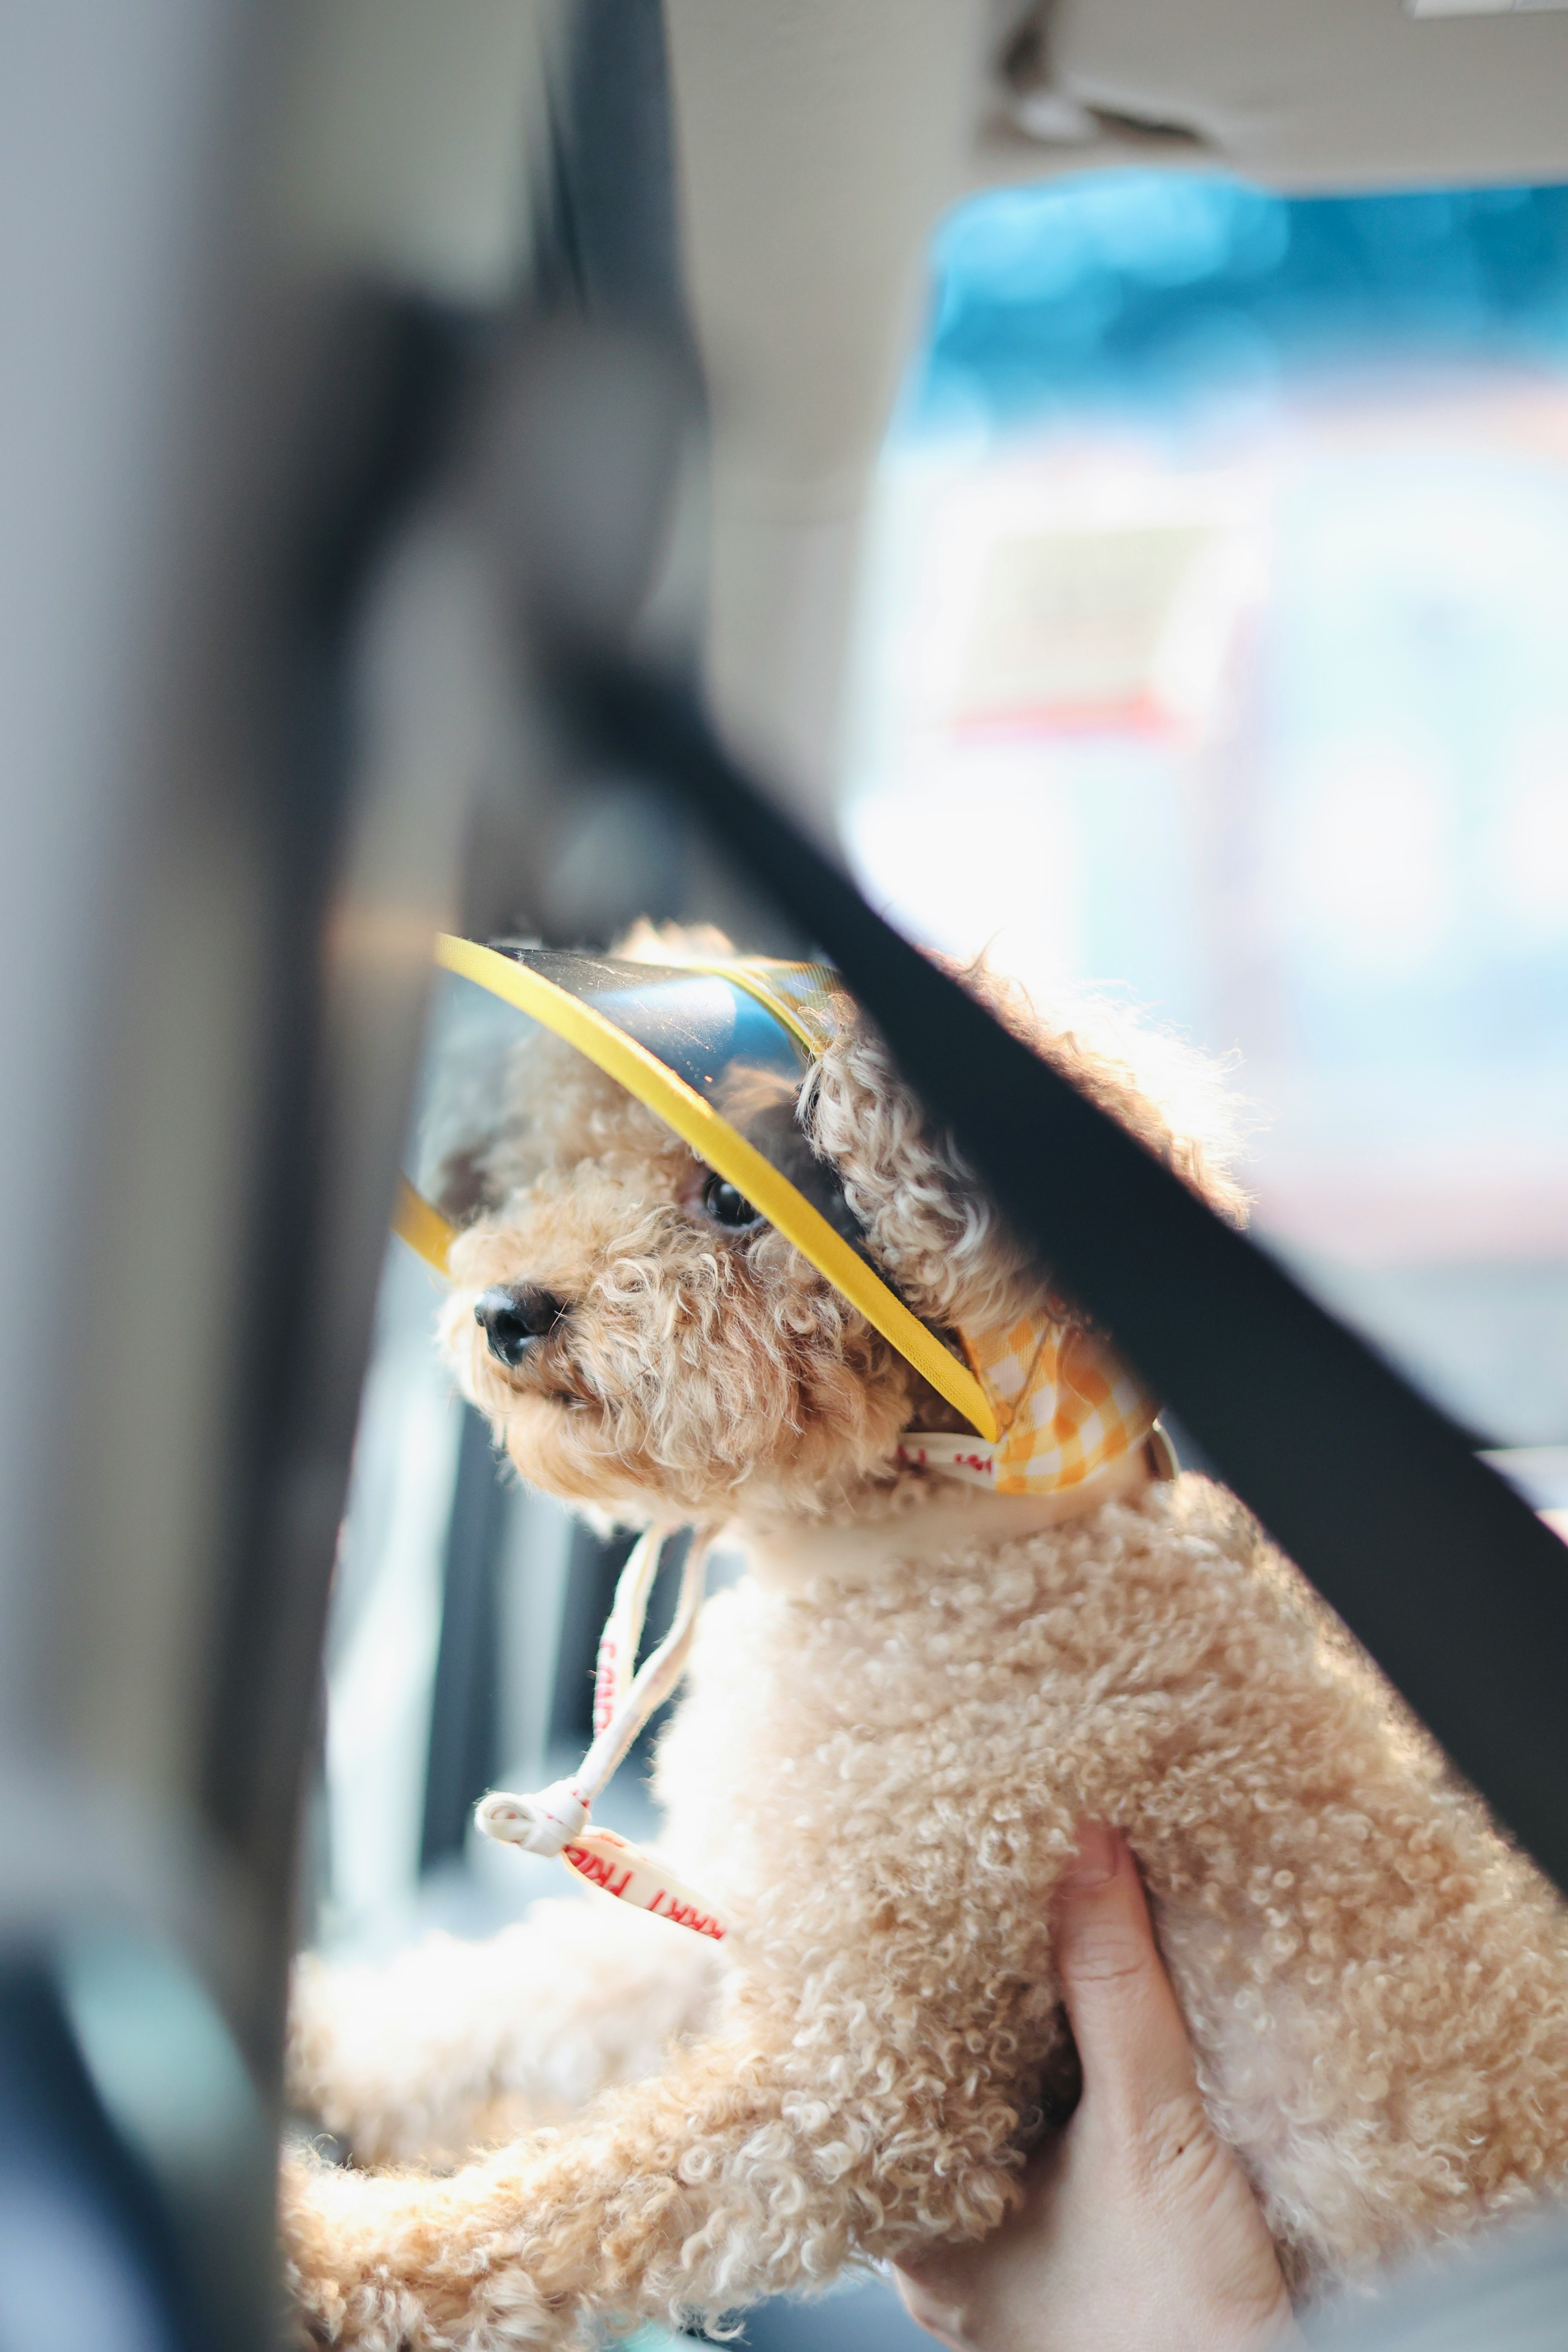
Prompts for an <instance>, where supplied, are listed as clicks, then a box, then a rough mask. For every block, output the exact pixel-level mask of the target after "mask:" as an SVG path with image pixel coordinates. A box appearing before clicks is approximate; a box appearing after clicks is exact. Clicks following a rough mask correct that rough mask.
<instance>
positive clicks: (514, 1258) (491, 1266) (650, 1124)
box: [443, 1037, 920, 1518]
mask: <svg viewBox="0 0 1568 2352" xmlns="http://www.w3.org/2000/svg"><path fill="white" fill-rule="evenodd" d="M516 1076H517V1077H518V1079H519V1080H520V1081H521V1082H522V1083H525V1084H526V1086H527V1089H528V1092H529V1096H530V1098H531V1103H532V1105H533V1106H534V1107H535V1116H534V1117H533V1118H532V1119H531V1122H530V1126H529V1130H528V1135H527V1143H526V1150H525V1157H524V1164H522V1165H521V1166H519V1165H517V1158H518V1155H517V1154H515V1153H513V1154H510V1155H498V1158H500V1159H501V1160H502V1164H503V1165H504V1161H505V1158H506V1157H508V1156H510V1157H511V1159H512V1161H513V1165H512V1167H511V1169H510V1171H509V1172H510V1175H511V1176H512V1177H513V1178H514V1179H515V1181H511V1182H510V1183H509V1185H508V1188H507V1191H506V1194H505V1197H504V1199H502V1200H501V1201H500V1202H499V1204H498V1205H497V1206H496V1207H494V1208H493V1209H492V1210H490V1211H489V1213H487V1214H485V1215H484V1216H482V1217H481V1218H480V1219H479V1222H478V1223H475V1224H473V1225H471V1226H469V1227H468V1229H467V1231H465V1233H464V1234H462V1236H461V1238H460V1240H459V1242H458V1244H457V1247H456V1249H455V1251H454V1253H453V1257H452V1272H453V1274H454V1276H456V1282H457V1287H456V1290H455V1293H454V1296H453V1297H452V1299H451V1301H450V1303H449V1305H448V1307H447V1312H446V1315H445V1318H444V1323H443V1337H444V1340H445V1344H446V1348H447V1354H448V1357H449V1359H450V1360H451V1362H452V1363H453V1365H454V1368H455V1369H456V1370H457V1373H458V1379H459V1381H460V1382H461V1384H462V1386H463V1388H464V1390H465V1391H466V1392H467V1393H468V1396H469V1397H470V1398H471V1399H472V1400H473V1402H475V1403H476V1404H478V1405H479V1407H480V1408H481V1410H482V1411H483V1412H486V1413H487V1414H488V1415H489V1418H490V1421H491V1423H492V1424H493V1425H494V1427H495V1428H496V1430H497V1432H498V1433H499V1434H500V1436H501V1438H502V1439H503V1441H504V1444H505V1445H506V1448H507V1451H508V1453H509V1454H510V1456H511V1458H512V1460H513V1462H514V1463H515V1464H516V1465H517V1467H518V1468H519V1469H520V1470H521V1472H522V1474H523V1475H524V1476H525V1477H526V1478H528V1479H529V1480H530V1481H531V1482H532V1483H533V1484H535V1485H537V1486H542V1487H544V1488H546V1489H547V1490H548V1491H550V1492H551V1493H552V1494H556V1495H560V1496H563V1497H566V1498H568V1499H571V1500H574V1501H584V1502H590V1503H595V1504H597V1505H600V1506H602V1507H605V1508H607V1509H610V1510H613V1511H617V1512H620V1513H622V1514H625V1515H628V1516H634V1517H647V1516H649V1515H658V1514H659V1513H662V1512H665V1511H668V1513H670V1515H672V1516H676V1517H683V1518H687V1517H689V1518H724V1517H729V1516H730V1515H731V1513H732V1512H733V1511H734V1510H735V1509H736V1508H737V1507H742V1508H744V1507H748V1506H751V1507H759V1508H767V1509H784V1510H799V1509H804V1510H821V1509H828V1508H832V1507H836V1506H837V1505H838V1504H840V1503H841V1502H842V1501H843V1500H844V1499H845V1497H846V1496H847V1493H848V1492H849V1491H850V1490H852V1489H854V1488H856V1487H858V1486H861V1485H863V1484H864V1483H865V1482H866V1480H868V1478H874V1477H875V1476H876V1475H878V1474H879V1471H884V1470H885V1466H886V1465H887V1464H888V1462H889V1457H890V1455H891V1453H892V1450H893V1447H894V1444H895V1442H896V1440H897V1437H898V1434H899V1432H900V1429H901V1428H902V1427H904V1426H905V1424H906V1423H907V1420H908V1417H909V1412H910V1391H911V1387H913V1386H916V1385H920V1384H919V1383H917V1382H916V1380H915V1376H914V1375H913V1374H912V1373H911V1372H910V1370H909V1368H908V1367H907V1366H906V1365H905V1363H904V1361H903V1359H902V1358H901V1357H900V1356H899V1355H898V1354H897V1353H896V1352H895V1350H894V1349H891V1348H890V1347H889V1345H888V1343H887V1342H886V1341H885V1340H884V1339H881V1338H880V1336H879V1334H878V1333H877V1332H876V1331H874V1330H873V1329H872V1328H870V1326H869V1325H868V1323H867V1322H866V1321H865V1320H864V1318H862V1317H861V1316H860V1315H858V1313H857V1312H856V1311H855V1309H854V1308H853V1307H850V1306H849V1305H848V1304H847V1301H845V1300H844V1299H843V1298H841V1297H839V1295H838V1293H837V1291H836V1290H835V1289H834V1288H833V1286H831V1284H829V1283H828V1282H826V1280H825V1279H824V1278H823V1277H822V1276H820V1275H819V1274H817V1273H816V1271H815V1270H814V1269H813V1268H812V1267H811V1266H810V1265H807V1264H806V1262H805V1259H804V1258H803V1257H802V1256H801V1255H800V1254H799V1252H798V1251H796V1250H795V1248H794V1247H793V1246H792V1244H790V1243H788V1242H786V1241H785V1240H784V1236H783V1235H782V1234H778V1233H776V1232H774V1230H773V1228H772V1227H771V1226H770V1225H768V1224H767V1223H764V1222H763V1220H762V1219H760V1218H759V1217H757V1216H756V1214H755V1213H754V1212H753V1211H752V1209H751V1206H750V1204H749V1203H748V1202H745V1201H743V1200H742V1198H741V1197H740V1195H739V1194H738V1193H737V1192H735V1190H734V1188H733V1187H732V1186H731V1185H729V1184H726V1183H723V1182H722V1181H721V1180H720V1179H718V1178H717V1177H716V1176H715V1175H714V1174H713V1172H712V1171H711V1170H710V1169H708V1168H706V1167H704V1166H703V1165H702V1163H701V1162H700V1160H697V1159H696V1158H695V1157H694V1156H693V1154H692V1153H691V1152H690V1151H689V1150H688V1148H687V1147H686V1146H685V1145H684V1144H683V1143H682V1142H681V1141H680V1140H679V1138H678V1137H677V1136H675V1135H674V1134H673V1133H672V1132H671V1131H670V1130H669V1129H668V1128H667V1127H665V1126H664V1125H663V1123H662V1122H661V1121H660V1120H659V1119H658V1118H656V1117H655V1116H654V1114H653V1113H652V1112H651V1111H648V1110H646V1109H645V1108H643V1106H642V1105H641V1104H639V1103H637V1102H636V1101H634V1100H633V1098H632V1097H630V1096H629V1095H627V1094H626V1093H625V1092H624V1090H623V1089H622V1088H621V1087H617V1086H616V1084H615V1082H614V1081H613V1080H612V1079H610V1078H607V1077H605V1076H603V1075H602V1074H601V1073H600V1072H599V1071H597V1070H596V1069H595V1068H594V1067H593V1066H591V1065H589V1064H588V1063H586V1062H585V1061H584V1060H583V1058H582V1057H581V1056H580V1055H577V1054H575V1053H574V1051H573V1049H572V1048H571V1047H570V1046H567V1045H562V1044H561V1043H559V1041H557V1040H555V1039H553V1038H548V1037H541V1038H538V1039H535V1040H532V1041H531V1043H530V1045H529V1046H528V1047H527V1048H526V1049H525V1053H524V1055H523V1057H522V1059H521V1065H520V1067H519V1069H518V1071H517V1073H516ZM777 1108H778V1110H780V1111H782V1112H783V1114H784V1117H785V1118H789V1119H793V1115H794V1108H795V1106H794V1103H793V1101H791V1102H790V1103H788V1104H781V1105H779V1106H778V1107H777ZM541 1110H542V1116H540V1115H539V1114H540V1112H541ZM797 1132H798V1130H797ZM800 1151H801V1156H802V1159H803V1160H804V1161H805V1163H807V1164H806V1166H805V1167H803V1168H797V1169H792V1171H791V1172H792V1174H795V1175H796V1176H797V1178H800V1179H803V1180H804V1181H805V1182H806V1183H808V1184H809V1183H810V1175H811V1171H812V1169H813V1168H816V1174H817V1176H818V1180H819V1182H818V1185H817V1186H816V1187H813V1188H812V1189H814V1190H817V1191H818V1195H819V1202H820V1187H821V1183H822V1182H823V1181H830V1180H827V1179H826V1171H823V1170H821V1169H820V1168H819V1167H816V1163H814V1162H813V1161H812V1159H811V1154H810V1150H809V1147H808V1145H807V1144H806V1142H805V1138H804V1136H802V1137H801V1141H800ZM822 1204H823V1205H826V1203H822Z"/></svg>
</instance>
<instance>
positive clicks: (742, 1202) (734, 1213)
mask: <svg viewBox="0 0 1568 2352" xmlns="http://www.w3.org/2000/svg"><path fill="white" fill-rule="evenodd" d="M702 1205H703V1207H704V1208H705V1209H706V1210H707V1212H708V1214H709V1215H710V1217H711V1218H712V1220H713V1222H714V1223H715V1224H716V1225H727V1226H728V1227H729V1228H730V1231H731V1233H737V1234H738V1233H742V1232H743V1231H744V1230H745V1228H746V1227H747V1226H748V1225H760V1224H761V1223H762V1222H763V1219H762V1215H761V1213H760V1212H759V1211H757V1210H756V1209H753V1208H752V1204H751V1202H750V1201H748V1200H747V1198H746V1196H745V1194H744V1193H743V1192H738V1191H737V1190H736V1188H735V1186H734V1185H733V1184H731V1182H730V1180H729V1178H728V1177H726V1176H710V1178H709V1179H708V1181H707V1183H706V1184H705V1185H704V1186H703V1188H702Z"/></svg>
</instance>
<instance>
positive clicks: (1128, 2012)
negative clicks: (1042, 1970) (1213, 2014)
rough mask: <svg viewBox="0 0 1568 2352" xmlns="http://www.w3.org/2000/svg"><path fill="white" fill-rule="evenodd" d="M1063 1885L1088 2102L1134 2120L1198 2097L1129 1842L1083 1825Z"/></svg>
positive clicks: (1066, 1967)
mask: <svg viewBox="0 0 1568 2352" xmlns="http://www.w3.org/2000/svg"><path fill="white" fill-rule="evenodd" d="M1078 1841H1079V1842H1078V1853H1077V1856H1076V1857H1075V1859H1074V1860H1073V1862H1071V1863H1070V1864H1068V1868H1067V1870H1066V1871H1065V1872H1064V1873H1063V1874H1062V1877H1061V1878H1060V1879H1059V1880H1058V1886H1057V1914H1056V1931H1057V1966H1058V1971H1059V1974H1060V1977H1061V1988H1062V2000H1063V2002H1064V2004H1065V2006H1066V2009H1067V2013H1068V2021H1069V2023H1070V2024H1071V2026H1072V2031H1073V2039H1074V2041H1075V2042H1077V2044H1078V2054H1079V2063H1080V2065H1081V2067H1082V2069H1083V2092H1084V2098H1085V2101H1086V2102H1088V2101H1089V2099H1092V2100H1093V2101H1094V2102H1095V2105H1096V2106H1097V2107H1100V2106H1114V2107H1115V2108H1116V2109H1117V2110H1118V2111H1119V2112H1120V2114H1121V2117H1122V2119H1123V2120H1124V2121H1125V2122H1127V2123H1129V2124H1131V2125H1132V2126H1137V2125H1139V2124H1142V2123H1143V2122H1145V2121H1147V2119H1148V2118H1149V2116H1151V2115H1152V2114H1153V2113H1155V2112H1156V2111H1157V2110H1159V2109H1161V2108H1163V2106H1165V2105H1167V2104H1168V2103H1169V2102H1170V2101H1172V2100H1174V2099H1181V2098H1184V2097H1194V2098H1195V2096H1196V2094H1197V2084H1196V2079H1195V2077H1194V2072H1193V2056H1192V2051H1191V2049H1190V2048H1189V2046H1188V2042H1187V2034H1186V2028H1185V2027H1184V2024H1183V2022H1182V2012H1181V2011H1180V2010H1179V2009H1178V2008H1177V2006H1176V1997H1175V1995H1174V1993H1173V1991H1172V1990H1171V1983H1170V1979H1169V1978H1168V1977H1167V1976H1166V1974H1165V1971H1164V1968H1163V1965H1162V1962H1161V1959H1160V1954H1159V1950H1158V1948H1157V1947H1156V1945H1155V1942H1154V1931H1153V1928H1152V1926H1151V1925H1150V1920H1149V1906H1148V1904H1147V1903H1146V1902H1145V1901H1144V1899H1143V1888H1142V1884H1141V1883H1140V1880H1139V1876H1138V1870H1137V1865H1136V1864H1134V1862H1133V1859H1132V1856H1131V1853H1130V1852H1129V1850H1128V1847H1127V1843H1126V1841H1125V1839H1123V1838H1122V1837H1121V1835H1120V1834H1119V1833H1118V1832H1116V1831H1114V1830H1108V1829H1103V1828H1101V1827H1100V1825H1099V1824H1098V1823H1095V1822H1084V1823H1082V1824H1080V1826H1079V1833H1078Z"/></svg>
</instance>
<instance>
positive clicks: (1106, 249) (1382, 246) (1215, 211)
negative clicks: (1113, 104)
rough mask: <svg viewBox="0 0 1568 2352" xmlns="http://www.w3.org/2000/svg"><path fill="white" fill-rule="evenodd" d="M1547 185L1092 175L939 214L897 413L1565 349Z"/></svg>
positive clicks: (1111, 400)
mask: <svg viewBox="0 0 1568 2352" xmlns="http://www.w3.org/2000/svg"><path fill="white" fill-rule="evenodd" d="M1565 253H1568V188H1563V187H1550V188H1469V189H1458V190H1453V191H1445V192H1442V193H1423V194H1398V195H1366V196H1310V197H1290V196H1279V195H1273V194H1268V193H1267V192H1266V191H1265V190H1263V189H1260V188H1255V187H1249V186H1247V184H1245V183H1243V182H1241V181H1238V180H1232V179H1228V178H1223V177H1218V176H1215V177H1210V176H1197V175H1194V176H1193V177H1190V178H1189V177H1185V176H1184V175H1181V174H1177V173H1168V172H1148V171H1131V172H1107V173H1100V174H1097V175H1095V176H1093V177H1091V178H1084V179H1080V180H1076V181H1072V182H1069V183H1063V184H1058V185H1054V186H1047V187H1029V188H1007V189H1003V190H999V191H995V192H993V193H991V194H985V195H983V196H978V197H975V198H973V200H972V201H970V202H968V203H966V204H964V205H961V206H959V207H958V208H957V210H955V211H954V212H952V213H951V214H950V215H949V216H948V218H947V220H946V221H945V223H944V224H943V226H942V229H941V230H940V231H939V233H938V236H937V237H936V240H935V243H934V246H933V248H932V261H933V267H934V272H935V280H936V292H935V297H934V301H935V309H934V315H933V317H932V320H931V330H930V333H929V337H928V341H927V345H926V351H925V355H924V362H923V365H922V366H921V368H919V369H918V370H917V371H916V373H914V375H913V376H912V378H911V380H910V384H909V386H908V388H907V391H906V395H905V410H904V415H903V417H902V419H901V422H902V424H903V425H905V426H906V427H907V428H912V429H914V430H916V431H921V432H930V431H932V430H941V429H942V428H943V427H944V426H946V425H952V424H958V423H964V424H973V423H974V422H975V421H977V420H978V419H984V421H985V422H986V423H987V424H989V425H991V426H992V427H993V429H995V428H1001V427H1005V426H1008V425H1018V424H1023V423H1028V422H1033V421H1037V420H1041V419H1044V418H1046V417H1048V416H1050V415H1053V414H1060V413H1063V412H1068V411H1071V410H1074V409H1081V408H1083V407H1085V406H1089V405H1092V406H1095V407H1100V408H1104V407H1106V406H1108V405H1109V406H1114V405H1118V404H1124V405H1127V406H1130V407H1142V406H1148V405H1163V406H1169V405H1171V404H1183V403H1184V402H1185V401H1186V400H1188V399H1190V398H1193V397H1194V396H1199V395H1201V396H1203V397H1205V398H1212V397H1213V395H1214V394H1215V391H1216V390H1222V389H1223V388H1224V387H1225V386H1226V383H1230V384H1233V385H1236V386H1238V387H1242V388H1246V389H1248V390H1251V389H1254V388H1257V387H1258V386H1259V385H1263V386H1268V384H1270V383H1273V382H1274V381H1275V380H1276V379H1277V377H1278V376H1279V373H1280V372H1281V370H1282V369H1283V368H1284V367H1285V366H1286V365H1287V364H1289V365H1290V366H1292V367H1293V368H1299V367H1300V366H1301V365H1302V364H1308V365H1310V364H1313V363H1315V362H1328V363H1331V364H1342V363H1343V362H1345V361H1346V360H1347V359H1352V360H1364V359H1366V358H1367V357H1368V356H1373V357H1384V358H1387V357H1395V356H1400V355H1407V356H1410V355H1415V354H1417V353H1419V354H1423V355H1425V354H1431V353H1434V352H1438V353H1447V354H1450V355H1453V356H1456V357H1462V356H1463V355H1464V354H1465V353H1466V352H1469V351H1473V350H1475V349H1476V348H1477V347H1484V348H1485V349H1486V351H1487V352H1488V354H1489V356H1490V357H1492V358H1494V359H1495V358H1498V357H1505V358H1506V357H1512V358H1514V359H1517V360H1520V361H1523V362H1530V361H1531V360H1538V359H1541V358H1547V357H1550V358H1556V357H1559V356H1561V354H1562V353H1563V352H1564V351H1565V350H1568V280H1565V277H1564V270H1563V257H1564V255H1565Z"/></svg>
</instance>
